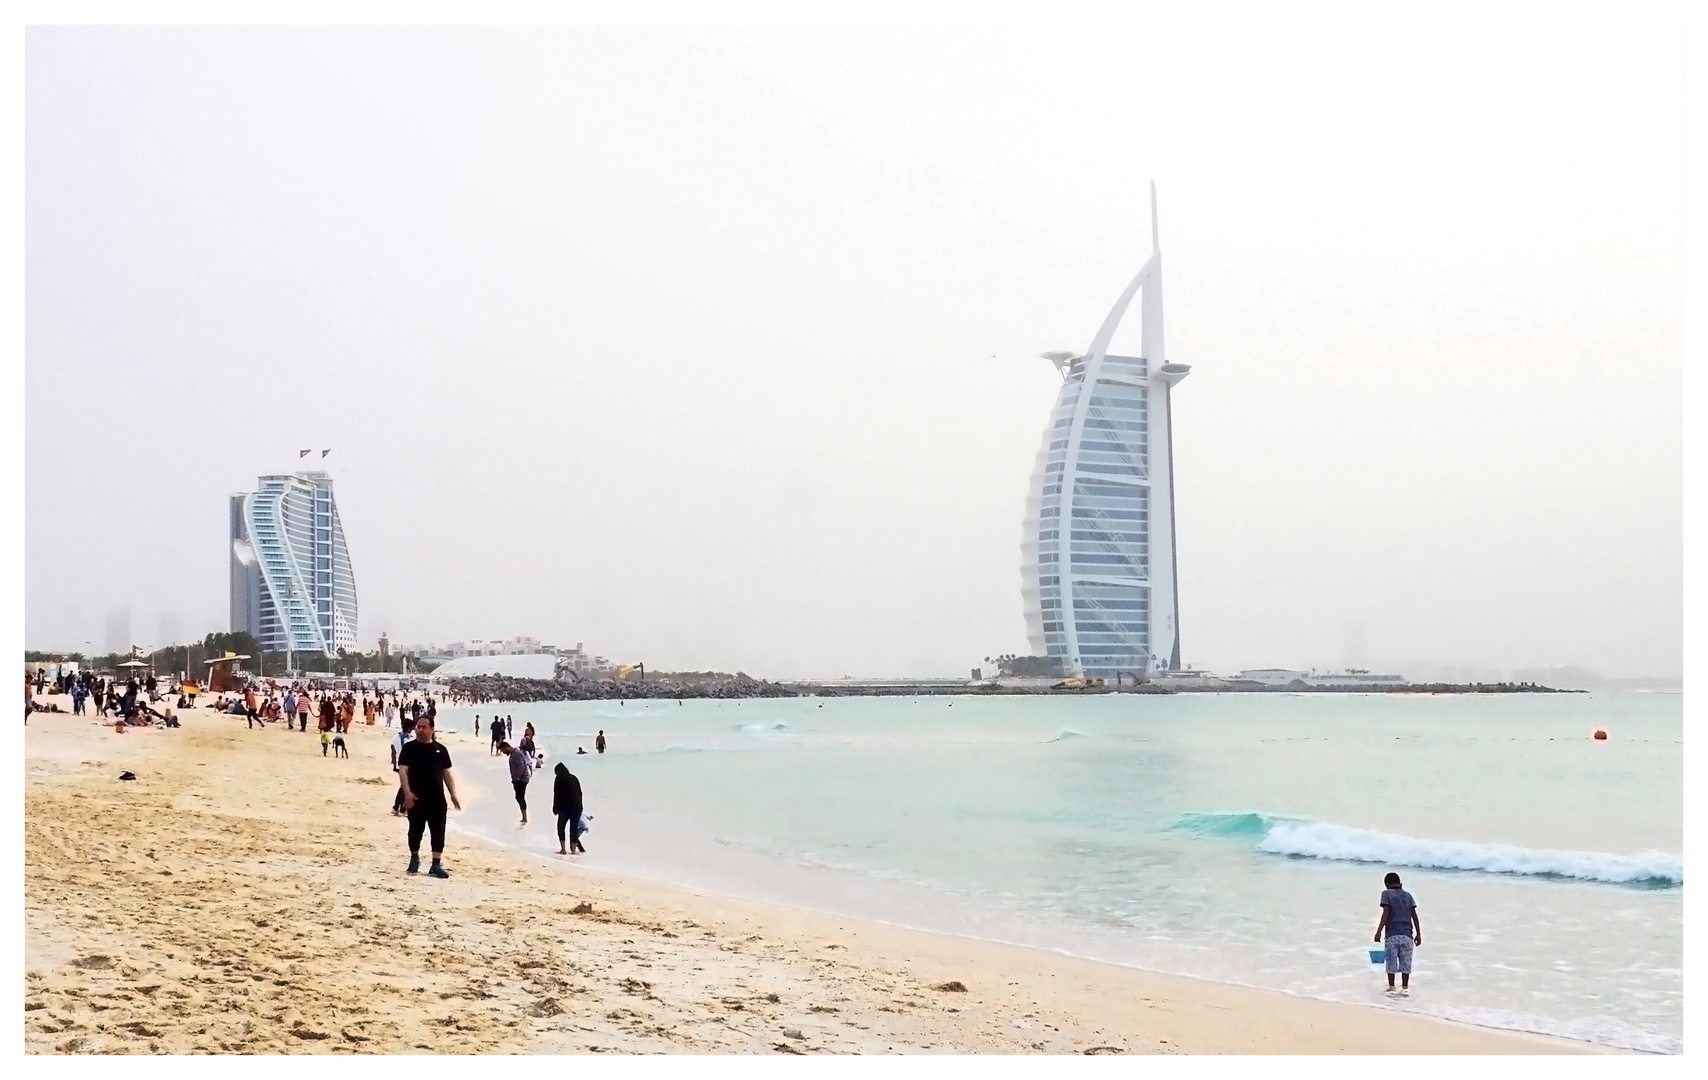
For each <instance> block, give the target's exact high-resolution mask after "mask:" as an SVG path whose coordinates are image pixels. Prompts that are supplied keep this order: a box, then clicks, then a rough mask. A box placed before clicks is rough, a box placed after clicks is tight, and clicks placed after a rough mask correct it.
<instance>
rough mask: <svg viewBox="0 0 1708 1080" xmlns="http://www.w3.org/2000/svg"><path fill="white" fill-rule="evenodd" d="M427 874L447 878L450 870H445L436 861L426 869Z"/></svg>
mask: <svg viewBox="0 0 1708 1080" xmlns="http://www.w3.org/2000/svg"><path fill="white" fill-rule="evenodd" d="M427 876H428V877H436V878H448V877H450V876H451V872H450V871H449V870H446V869H445V868H444V867H443V866H440V865H439V864H438V863H434V864H433V865H432V866H431V867H429V868H428V869H427Z"/></svg>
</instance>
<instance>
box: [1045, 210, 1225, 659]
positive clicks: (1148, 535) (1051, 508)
mask: <svg viewBox="0 0 1708 1080" xmlns="http://www.w3.org/2000/svg"><path fill="white" fill-rule="evenodd" d="M1135 296H1137V297H1139V298H1140V300H1139V317H1140V318H1141V319H1142V326H1141V333H1140V339H1139V340H1140V342H1141V345H1140V355H1139V356H1117V355H1114V354H1111V353H1110V352H1109V351H1108V350H1109V347H1110V343H1111V342H1112V341H1113V340H1114V337H1115V330H1116V328H1117V327H1119V326H1120V325H1121V320H1122V319H1123V318H1125V317H1126V315H1127V311H1128V308H1129V307H1130V306H1131V305H1132V302H1133V297H1135ZM1044 358H1045V359H1046V360H1049V361H1051V362H1052V363H1054V364H1055V365H1056V368H1057V370H1059V371H1060V372H1061V376H1062V386H1061V390H1060V392H1058V393H1057V395H1056V404H1055V408H1054V409H1053V410H1052V411H1051V412H1050V421H1049V423H1048V424H1047V425H1046V426H1045V428H1044V438H1043V442H1042V444H1041V445H1040V446H1039V447H1038V457H1037V462H1036V464H1035V465H1034V467H1033V469H1032V486H1031V489H1030V491H1029V493H1028V494H1027V496H1026V519H1025V525H1024V530H1025V531H1024V534H1023V536H1022V539H1021V543H1020V550H1021V570H1020V573H1021V595H1022V597H1023V598H1024V600H1025V609H1026V636H1027V638H1028V639H1029V640H1030V642H1031V645H1032V653H1033V654H1034V655H1036V656H1048V657H1051V658H1053V659H1054V660H1056V661H1057V663H1058V664H1059V665H1060V666H1061V669H1062V670H1063V671H1064V672H1066V673H1069V674H1074V675H1084V676H1087V677H1090V678H1106V679H1111V680H1118V679H1119V678H1120V677H1121V676H1137V677H1139V678H1146V677H1149V676H1150V675H1152V674H1154V673H1156V672H1159V671H1178V670H1179V669H1180V597H1179V591H1178V585H1179V574H1178V572H1177V570H1176V567H1175V543H1174V536H1175V530H1174V447H1173V442H1174V440H1173V424H1172V417H1171V414H1170V411H1169V395H1170V393H1171V392H1172V391H1173V388H1174V385H1175V384H1176V383H1178V382H1179V381H1180V380H1181V379H1184V378H1185V377H1186V376H1187V374H1188V373H1190V372H1191V370H1192V369H1191V368H1190V367H1188V366H1187V365H1185V364H1170V363H1168V362H1167V354H1166V353H1165V352H1164V351H1163V343H1162V248H1161V246H1160V244H1159V242H1158V238H1157V214H1156V185H1155V184H1154V183H1153V184H1152V185H1151V257H1150V258H1149V259H1148V260H1146V262H1145V264H1144V267H1143V268H1142V269H1140V270H1139V273H1138V276H1136V277H1134V278H1133V281H1132V284H1130V285H1128V286H1127V289H1126V291H1125V292H1123V293H1122V294H1121V298H1120V299H1119V300H1117V301H1115V306H1114V308H1113V309H1111V310H1110V312H1109V317H1108V318H1106V319H1104V320H1103V326H1102V327H1101V328H1100V329H1099V330H1098V331H1097V336H1096V337H1095V338H1093V339H1092V341H1091V347H1090V348H1089V349H1087V350H1086V351H1085V352H1084V353H1083V354H1075V353H1071V352H1051V353H1045V354H1044Z"/></svg>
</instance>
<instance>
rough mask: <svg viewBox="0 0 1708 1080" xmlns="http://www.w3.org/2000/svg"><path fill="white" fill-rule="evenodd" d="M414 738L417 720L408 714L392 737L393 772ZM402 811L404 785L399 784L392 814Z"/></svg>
mask: <svg viewBox="0 0 1708 1080" xmlns="http://www.w3.org/2000/svg"><path fill="white" fill-rule="evenodd" d="M414 738H415V721H413V720H411V719H410V718H409V717H407V716H406V717H404V718H403V723H402V724H401V725H400V726H399V727H398V729H397V734H396V735H393V736H392V737H391V771H392V772H394V773H395V772H396V771H397V762H398V759H399V758H400V757H401V756H402V755H403V748H404V747H405V746H407V745H408V744H409V742H410V740H412V739H414ZM402 813H403V785H402V784H399V785H398V788H397V797H396V798H395V799H393V800H392V802H391V814H392V816H393V817H398V816H400V815H401V814H402Z"/></svg>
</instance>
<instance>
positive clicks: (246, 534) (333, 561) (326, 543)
mask: <svg viewBox="0 0 1708 1080" xmlns="http://www.w3.org/2000/svg"><path fill="white" fill-rule="evenodd" d="M231 628H232V630H234V631H236V630H247V631H248V632H249V633H250V634H252V635H254V637H255V639H256V640H257V641H259V642H260V643H261V648H262V649H264V650H265V651H267V652H282V653H307V654H309V655H317V656H329V657H330V656H337V655H338V650H339V649H341V648H343V649H354V648H355V647H356V576H355V574H354V573H353V572H352V571H351V569H350V549H349V548H348V547H347V546H346V545H345V543H344V526H343V524H342V523H341V522H340V521H339V520H338V504H337V503H336V502H335V501H334V500H333V498H332V477H330V476H328V475H327V474H326V473H323V472H299V473H286V474H281V475H276V476H263V477H259V478H258V480H257V483H256V490H254V491H252V492H247V493H244V494H238V495H233V496H232V497H231Z"/></svg>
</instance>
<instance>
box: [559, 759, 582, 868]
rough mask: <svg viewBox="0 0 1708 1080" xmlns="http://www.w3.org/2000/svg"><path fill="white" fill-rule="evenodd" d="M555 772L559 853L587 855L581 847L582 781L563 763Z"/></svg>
mask: <svg viewBox="0 0 1708 1080" xmlns="http://www.w3.org/2000/svg"><path fill="white" fill-rule="evenodd" d="M553 771H554V772H556V774H557V779H555V780H553V781H552V813H554V814H556V815H557V853H558V854H559V855H574V854H576V853H578V852H579V853H581V854H586V852H587V849H586V848H584V847H582V846H581V781H580V780H577V779H576V778H575V774H574V773H572V772H570V771H569V767H568V766H567V765H565V764H564V763H563V762H561V761H560V762H558V763H557V768H556V769H555V770H553ZM565 825H568V826H569V842H568V844H567V845H566V844H565V843H564V838H563V827H564V826H565Z"/></svg>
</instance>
